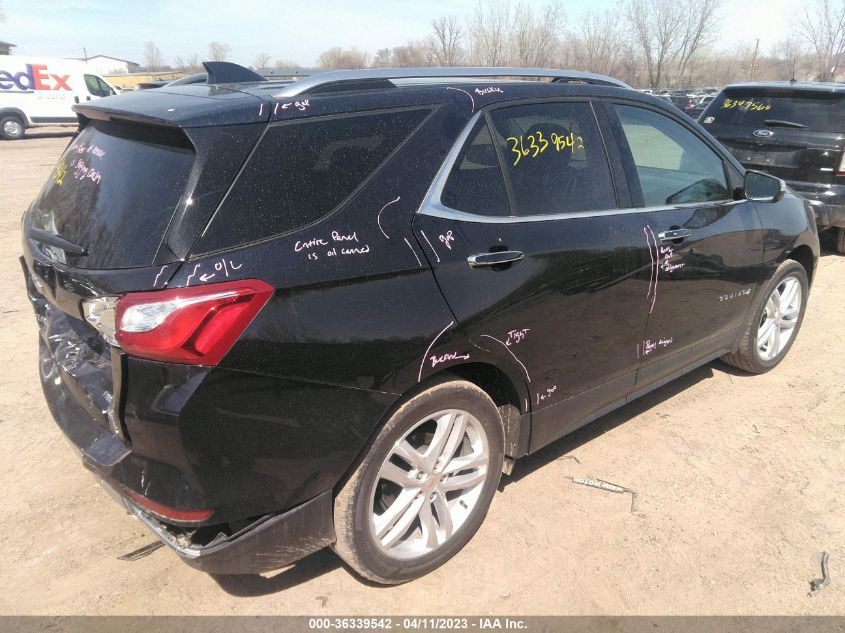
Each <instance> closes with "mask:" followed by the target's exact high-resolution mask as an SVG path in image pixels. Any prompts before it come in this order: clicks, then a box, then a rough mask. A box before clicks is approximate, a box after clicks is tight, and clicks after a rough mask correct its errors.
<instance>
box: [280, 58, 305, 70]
mask: <svg viewBox="0 0 845 633" xmlns="http://www.w3.org/2000/svg"><path fill="white" fill-rule="evenodd" d="M274 66H275V67H276V68H299V67H300V65H299V62H295V61H293V60H292V59H277V60H276V62H275V64H274Z"/></svg>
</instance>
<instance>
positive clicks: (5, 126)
mask: <svg viewBox="0 0 845 633" xmlns="http://www.w3.org/2000/svg"><path fill="white" fill-rule="evenodd" d="M24 132H26V127H25V126H24V123H23V121H22V120H21V118H20V117H19V116H18V115H17V114H7V115H6V116H4V117H2V118H0V138H4V139H6V140H7V141H14V140H17V139H19V138H23V135H24Z"/></svg>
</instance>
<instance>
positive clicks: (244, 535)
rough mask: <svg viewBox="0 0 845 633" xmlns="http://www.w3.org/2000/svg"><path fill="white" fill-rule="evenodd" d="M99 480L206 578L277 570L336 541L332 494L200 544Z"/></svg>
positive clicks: (325, 493)
mask: <svg viewBox="0 0 845 633" xmlns="http://www.w3.org/2000/svg"><path fill="white" fill-rule="evenodd" d="M98 479H99V478H98ZM99 481H100V484H101V485H102V486H103V487H104V488H105V489H106V491H107V492H108V493H109V494H110V495H111V496H112V497H113V498H114V499H115V500H116V501H117V502H118V503H120V504H121V505H122V506H123V507H124V508H126V510H127V512H129V513H130V514H132V515H134V516H135V517H137V518H138V519H140V520H141V521H142V522H143V523H144V524H146V525H147V527H149V528H150V529H151V530H152V531H153V532H154V533H155V534H156V536H158V537H159V538H160V539H161V540H162V541H163V542H164V543H165V544H166V545H169V546H170V548H171V549H173V550H174V551H175V552H176V553H177V554H178V555H179V557H180V558H181V559H182V560H183V561H185V562H186V563H188V564H189V565H190V566H191V567H194V568H195V569H199V570H201V571H204V572H206V573H209V574H258V573H261V572H265V571H270V570H272V569H279V568H280V567H284V566H285V565H290V564H291V563H294V562H296V561H298V560H300V559H301V558H304V557H305V556H307V555H309V554H312V553H314V552H316V551H319V550H321V549H323V548H324V547H327V546H329V545H331V544H332V543H334V541H335V532H334V525H333V523H334V522H333V515H332V491H331V490H327V491H326V492H324V493H322V494H320V495H317V496H316V497H314V498H313V499H311V500H310V501H306V502H305V503H303V504H302V505H299V506H297V507H295V508H293V509H291V510H288V511H287V512H282V513H280V514H275V515H266V516H263V517H261V518H259V519H256V520H255V521H253V522H252V523H250V524H249V525H247V526H245V527H243V528H242V529H240V530H238V531H237V532H235V533H233V534H231V535H225V534H223V533H220V534H218V535H216V536H215V537H213V538H212V539H211V540H210V541H209V542H208V543H206V544H204V545H200V544H197V543H194V542H192V539H193V538H194V535H193V534H192V533H191V531H185V530H181V529H180V530H179V531H178V532H177V531H175V530H174V528H172V527H170V526H168V525H166V524H164V523H162V522H160V521H158V520H157V519H155V518H154V517H152V516H151V515H150V514H148V513H147V512H144V510H143V509H141V508H140V507H138V506H137V505H135V504H134V503H132V501H130V500H129V499H126V498H125V497H123V496H122V495H120V494H119V493H118V492H117V491H116V490H115V489H114V488H112V487H111V486H110V485H109V484H108V483H107V482H106V481H104V480H103V479H99Z"/></svg>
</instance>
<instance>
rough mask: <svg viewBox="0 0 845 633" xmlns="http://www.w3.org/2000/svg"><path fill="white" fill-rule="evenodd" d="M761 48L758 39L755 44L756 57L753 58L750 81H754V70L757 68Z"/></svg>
mask: <svg viewBox="0 0 845 633" xmlns="http://www.w3.org/2000/svg"><path fill="white" fill-rule="evenodd" d="M758 48H760V38H759V37H758V38H757V41H756V43H755V44H754V57H752V58H751V77H750V78H749V79H748V81H754V70H755V69H756V67H757V49H758Z"/></svg>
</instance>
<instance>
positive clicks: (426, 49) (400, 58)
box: [390, 40, 437, 68]
mask: <svg viewBox="0 0 845 633" xmlns="http://www.w3.org/2000/svg"><path fill="white" fill-rule="evenodd" d="M436 63H437V62H436V61H435V56H434V52H433V51H432V49H431V46H429V43H428V42H420V41H415V40H409V41H408V43H407V44H405V45H404V46H396V47H395V48H393V49H392V50H391V51H390V66H392V67H393V68H419V67H424V66H434V65H435V64H436Z"/></svg>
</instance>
